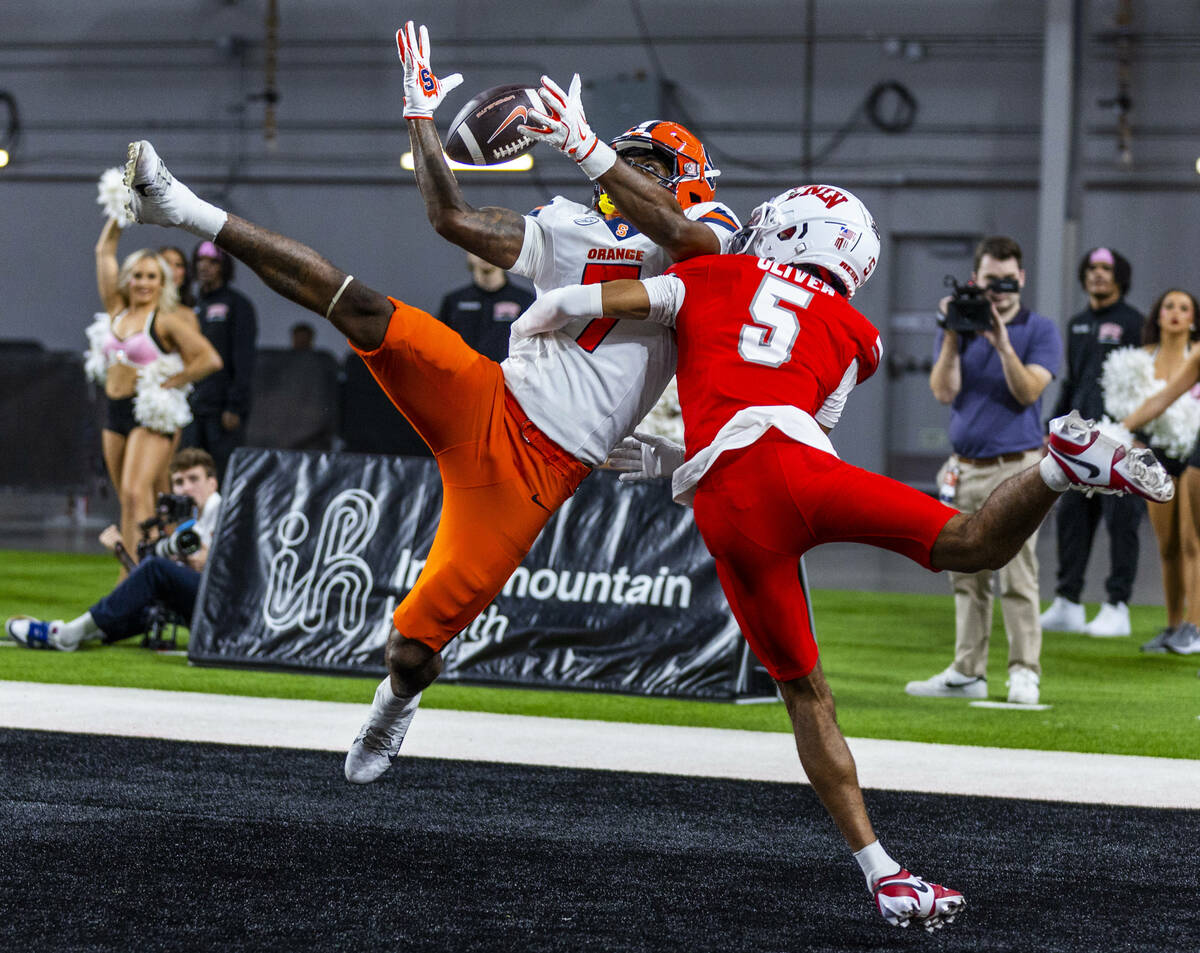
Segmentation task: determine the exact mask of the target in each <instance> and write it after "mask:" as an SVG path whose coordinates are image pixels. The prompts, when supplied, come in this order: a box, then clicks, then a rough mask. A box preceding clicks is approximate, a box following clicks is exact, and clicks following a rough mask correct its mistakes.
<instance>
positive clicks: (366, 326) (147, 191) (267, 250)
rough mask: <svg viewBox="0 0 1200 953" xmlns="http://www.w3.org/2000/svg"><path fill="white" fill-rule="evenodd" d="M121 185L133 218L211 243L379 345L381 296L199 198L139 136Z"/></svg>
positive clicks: (360, 340) (383, 326) (386, 312)
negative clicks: (192, 235)
mask: <svg viewBox="0 0 1200 953" xmlns="http://www.w3.org/2000/svg"><path fill="white" fill-rule="evenodd" d="M125 184H126V185H127V186H128V187H129V196H130V197H129V212H130V215H131V216H132V217H133V219H134V221H137V222H141V223H143V224H150V225H162V226H165V227H172V226H175V227H179V228H184V229H186V230H188V231H190V232H192V234H194V235H199V236H200V237H201V238H206V239H210V240H213V241H215V242H216V243H217V244H218V245H220V246H221V247H222V248H224V249H225V250H226V251H228V252H229V253H230V254H231V255H233V256H234V257H235V258H237V259H238V260H239V261H241V262H243V263H244V264H246V265H247V266H249V267H250V268H251V269H253V271H254V273H255V274H257V275H258V276H259V277H260V278H262V280H263V281H264V282H265V283H266V284H267V286H268V287H270V288H271V289H272V290H273V291H275V292H277V293H278V294H280V295H282V296H283V297H285V298H287V299H288V300H289V301H294V302H295V303H296V304H299V305H301V306H303V307H305V308H307V309H308V310H310V311H313V312H315V313H316V314H319V315H321V316H322V317H325V318H327V319H330V320H332V321H333V323H334V325H335V326H337V328H338V329H339V330H341V331H342V332H343V333H344V334H345V335H346V336H347V337H348V338H350V340H351V341H352V342H354V343H355V344H356V345H357V346H359V347H363V348H372V347H376V346H378V344H379V342H380V341H382V340H383V335H384V332H385V331H386V330H387V324H388V320H389V319H390V317H391V312H392V309H391V306H390V305H389V304H388V301H387V299H386V298H385V297H384V296H383V295H381V294H379V293H378V292H375V291H371V290H370V289H369V288H366V287H365V286H364V285H362V284H361V283H355V282H353V280H352V279H351V278H350V276H349V275H347V274H346V273H345V272H343V271H341V270H339V269H337V268H335V267H334V266H333V265H331V264H330V263H329V262H328V261H326V260H325V259H324V258H322V257H321V256H320V255H318V254H317V253H316V252H315V251H313V250H312V249H311V248H309V247H308V246H307V245H303V244H301V243H300V242H297V241H294V240H293V239H290V238H286V237H285V236H283V235H279V234H277V233H275V232H271V231H269V230H267V229H265V228H260V227H259V226H257V225H254V224H252V223H250V222H248V221H246V220H245V219H243V218H239V217H238V216H236V215H229V214H228V213H227V212H226V211H225V210H223V209H220V208H217V207H216V206H215V205H212V204H210V203H208V202H205V201H203V200H202V199H200V198H198V197H197V196H196V195H195V194H194V193H193V192H192V190H191V189H189V188H188V187H187V186H186V185H184V184H183V183H182V182H180V181H178V180H177V179H176V178H175V177H174V176H173V175H171V172H170V170H168V169H167V166H166V163H164V162H163V161H162V159H161V158H159V156H158V154H157V153H156V152H155V151H154V147H153V146H152V145H151V144H150V143H149V142H147V141H145V140H144V139H143V140H141V141H139V142H133V143H130V145H129V155H128V158H127V160H126V163H125ZM355 285H357V286H356V287H355ZM343 299H344V300H343Z"/></svg>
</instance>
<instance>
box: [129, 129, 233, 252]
mask: <svg viewBox="0 0 1200 953" xmlns="http://www.w3.org/2000/svg"><path fill="white" fill-rule="evenodd" d="M125 185H126V186H127V187H128V188H129V204H128V206H127V211H128V213H129V217H130V218H132V219H133V220H134V221H135V222H139V223H141V224H142V225H163V226H166V227H171V226H175V225H177V226H179V227H180V228H186V229H187V230H188V231H189V232H192V233H193V234H195V235H199V236H200V237H201V238H207V239H210V240H211V239H213V238H215V237H216V235H217V232H219V231H220V230H221V228H222V226H223V225H224V224H225V220H226V218H227V217H228V216H227V215H226V213H225V212H224V211H223V210H221V209H219V208H217V207H216V206H214V205H210V204H209V203H208V202H205V201H203V200H202V199H199V198H197V197H196V195H195V193H193V192H192V190H191V189H189V188H188V187H187V186H186V185H184V184H183V183H182V182H180V181H178V180H177V179H176V178H175V177H174V176H173V175H171V171H170V170H169V169H168V168H167V166H166V163H164V162H163V160H162V159H160V158H159V157H158V153H157V152H155V151H154V146H152V145H150V143H149V142H147V141H146V140H145V139H140V140H138V141H137V142H131V143H130V144H129V156H128V158H127V159H126V160H125Z"/></svg>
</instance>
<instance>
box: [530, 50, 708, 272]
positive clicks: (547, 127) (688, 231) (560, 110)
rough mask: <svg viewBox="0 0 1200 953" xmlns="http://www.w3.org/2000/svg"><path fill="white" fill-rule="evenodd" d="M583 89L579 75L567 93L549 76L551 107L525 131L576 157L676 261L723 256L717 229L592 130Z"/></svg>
mask: <svg viewBox="0 0 1200 953" xmlns="http://www.w3.org/2000/svg"><path fill="white" fill-rule="evenodd" d="M581 89H582V84H581V82H580V79H579V74H578V73H576V74H575V75H574V77H572V79H571V86H570V89H569V90H568V91H567V92H563V90H562V87H560V86H559V85H558V84H557V83H555V82H554V80H552V79H551V78H550V77H549V76H543V77H542V87H541V89H540V90H539V91H538V92H539V95H540V96H541V98H542V102H543V103H545V105H546V111H545V112H538V111H536V110H531V111H530V113H529V122H528V123H527V124H526V125H524V126H522V127H521V130H522V131H523V132H524V133H525V134H526V135H528V136H529V137H530V138H532V139H537V140H540V141H542V142H545V143H546V144H548V145H551V146H553V147H554V148H555V149H557V150H558V151H559V152H561V153H563V155H565V156H567V157H568V158H569V159H572V160H574V161H575V163H576V164H577V165H578V166H579V168H580V169H582V170H583V171H584V173H585V174H586V175H587V177H588V178H589V179H592V180H593V181H597V182H599V183H600V185H601V186H602V187H603V188H604V190H605V191H606V192H607V193H608V197H609V198H610V199H612V201H613V204H614V205H616V207H617V208H618V209H619V210H620V212H621V215H622V216H624V217H625V218H627V219H629V221H630V222H632V223H633V224H634V225H635V226H636V227H637V229H638V230H639V231H640V232H642V233H643V234H644V235H646V236H647V237H648V238H649V239H650V240H651V241H653V242H654V243H655V244H656V245H658V246H660V247H661V248H663V249H665V250H666V251H667V253H668V254H669V255H670V256H671V258H672V259H673V260H674V261H683V260H684V259H685V258H693V257H695V256H697V255H716V254H719V253H720V251H721V242H720V239H718V238H717V236H716V234H715V233H714V232H713V230H712V229H711V228H709V227H708V226H707V225H702V224H701V223H699V222H695V221H692V220H691V219H690V218H688V217H687V216H686V215H684V214H683V209H682V208H680V206H679V203H678V202H677V201H676V200H675V196H673V195H671V193H670V192H668V191H667V190H666V189H664V188H662V187H661V186H660V185H659V184H658V183H656V182H653V181H652V180H651V179H649V178H648V177H647V176H644V175H642V174H641V173H639V172H637V171H636V170H635V169H634V168H633V167H632V166H630V165H629V164H628V163H626V162H623V161H621V159H620V157H619V156H617V154H616V152H614V151H613V149H612V147H611V146H609V145H608V144H607V143H605V142H601V141H600V140H599V138H598V137H597V136H596V134H595V133H594V132H592V127H591V126H590V125H588V121H587V117H586V116H585V115H584V112H583V101H582V95H581Z"/></svg>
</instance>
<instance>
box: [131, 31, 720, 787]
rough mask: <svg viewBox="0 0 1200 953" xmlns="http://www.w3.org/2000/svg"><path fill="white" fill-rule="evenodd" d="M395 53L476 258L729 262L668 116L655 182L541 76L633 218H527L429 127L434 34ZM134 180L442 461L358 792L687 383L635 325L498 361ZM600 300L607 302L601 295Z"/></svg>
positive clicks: (355, 752)
mask: <svg viewBox="0 0 1200 953" xmlns="http://www.w3.org/2000/svg"><path fill="white" fill-rule="evenodd" d="M397 42H398V44H399V46H400V50H401V56H402V58H403V60H404V66H405V69H404V87H405V109H404V113H405V116H406V118H407V119H408V120H409V123H408V125H409V132H410V135H411V137H412V140H413V150H414V155H415V158H416V167H417V178H418V183H419V184H420V186H421V189H422V194H423V195H424V197H425V202H426V207H427V209H428V211H429V215H430V218H431V220H432V221H433V222H434V224H435V226H436V227H437V230H438V231H439V233H441V234H443V235H445V236H446V237H448V238H450V239H451V240H453V241H455V242H456V243H457V244H459V245H461V246H462V247H463V248H466V249H468V250H470V251H473V252H474V253H475V254H477V255H479V256H480V257H482V258H485V259H487V260H488V261H491V262H493V263H494V264H497V265H499V266H501V267H504V268H512V267H513V266H518V265H519V268H520V269H521V272H522V273H523V274H526V275H528V276H529V277H531V278H532V279H533V280H534V282H535V284H536V285H537V286H538V287H539V289H543V288H547V287H552V286H555V285H557V284H574V283H577V282H580V281H584V280H603V279H604V278H606V277H618V276H629V277H635V274H634V271H635V269H636V276H640V277H649V276H651V275H656V274H659V273H661V272H662V271H663V270H664V269H665V268H666V267H667V266H668V265H669V264H670V263H671V262H672V261H673V260H681V259H683V258H686V257H690V256H693V255H698V254H706V253H715V252H719V251H721V250H722V248H723V247H724V245H725V244H726V241H727V239H728V238H729V237H731V236H732V235H733V233H734V232H735V231H736V229H737V222H736V220H735V219H734V216H733V214H732V213H731V212H729V211H728V210H727V209H724V208H722V207H720V206H717V205H715V204H705V203H706V201H707V199H710V198H711V194H712V178H713V175H714V173H715V171H716V170H714V169H713V168H712V166H711V163H709V161H708V157H707V155H706V153H705V152H704V148H703V146H702V145H701V144H700V143H699V142H698V141H697V140H696V139H695V137H693V136H691V134H690V133H688V132H687V131H686V130H684V129H683V128H682V127H678V126H675V125H674V124H671V123H657V124H644V125H643V126H640V127H636V128H635V129H632V130H630V131H629V132H628V133H626V134H625V136H624V137H620V141H618V143H617V146H616V149H620V150H621V151H626V152H628V154H629V155H630V161H631V162H636V163H638V164H639V166H644V167H645V168H646V169H648V170H649V172H648V173H643V172H640V171H637V170H635V168H634V167H633V166H632V165H630V164H627V163H626V162H621V161H618V159H617V155H616V150H615V149H614V148H613V147H610V146H609V145H607V144H604V143H600V142H598V141H597V139H596V136H595V135H594V134H593V133H592V131H591V129H590V128H589V127H588V125H587V122H586V120H585V119H584V117H583V112H582V109H581V108H580V107H579V102H578V98H579V97H578V85H579V84H578V82H576V83H574V84H573V86H572V94H571V95H567V94H563V93H562V91H561V90H558V88H557V87H556V86H554V85H553V84H552V83H549V82H547V85H546V90H547V98H548V100H549V101H548V103H547V110H546V113H545V114H538V115H537V116H536V121H538V122H539V123H540V124H541V125H539V127H538V128H537V130H535V132H536V134H537V135H539V136H540V137H542V138H545V139H547V140H549V141H550V142H551V143H552V144H555V145H557V146H559V147H560V148H562V149H563V151H564V152H566V153H567V154H568V155H572V157H573V158H574V157H575V155H576V154H578V155H583V153H580V152H579V150H578V149H577V147H578V145H579V144H580V143H584V144H585V145H586V146H587V149H586V153H587V156H584V157H583V158H581V160H580V165H581V167H582V168H583V170H584V171H585V173H587V174H588V175H589V176H590V177H592V178H593V179H598V180H599V182H600V185H601V186H602V187H603V189H605V190H607V191H608V192H610V193H611V194H612V195H613V196H614V200H615V202H616V204H617V207H619V208H621V209H622V211H626V210H628V211H626V214H625V215H624V216H621V215H618V214H617V213H615V211H614V212H607V213H605V212H600V211H598V210H593V209H591V208H588V207H586V206H583V205H578V204H574V203H570V202H568V201H567V200H566V199H556V200H555V201H554V202H552V203H550V205H549V206H546V207H545V208H544V209H542V210H539V211H538V212H537V213H536V214H534V215H530V216H523V215H519V214H517V213H516V212H511V211H508V210H507V209H498V208H483V209H474V208H472V207H471V206H470V205H468V204H467V203H466V202H465V200H463V198H462V195H461V192H460V191H459V189H458V185H457V183H456V182H455V181H454V177H453V175H452V174H451V173H450V171H449V169H448V168H447V167H446V165H445V160H444V159H443V155H442V149H441V143H440V141H439V140H438V137H437V132H436V130H435V129H434V125H433V122H432V121H431V120H432V116H433V110H434V109H435V108H436V106H437V105H438V104H439V103H440V102H441V100H442V98H443V97H444V95H445V93H446V92H447V91H448V89H450V88H453V86H455V85H457V82H454V81H452V80H453V78H449V79H448V80H447V81H446V82H445V83H442V82H440V81H439V80H437V78H436V77H435V76H434V75H433V73H432V71H431V70H430V69H429V65H428V49H429V44H428V37H427V35H426V33H425V30H424V28H422V29H421V31H420V33H419V34H418V32H417V31H416V30H415V29H414V28H413V26H412V24H411V23H410V24H408V25H407V26H406V28H405V30H403V31H401V32H400V33H399V34H398V36H397ZM556 95H557V96H561V102H560V101H559V100H556V99H555V98H554V97H555V96H556ZM572 150H575V152H574V153H573V152H572ZM588 156H590V157H591V158H590V161H589V160H588ZM660 179H661V180H663V181H664V182H666V183H667V184H668V188H663V187H662V185H661V184H660V181H659V180H660ZM125 181H126V184H127V185H128V186H129V187H130V190H131V198H130V212H131V215H132V217H133V218H134V220H135V221H138V222H142V223H150V224H157V225H164V226H179V227H182V228H185V229H187V230H189V231H191V232H192V233H193V234H196V235H199V236H201V237H202V238H204V239H206V240H210V241H213V242H215V243H216V244H217V245H218V246H219V247H221V248H223V249H224V250H225V251H227V252H229V253H230V254H231V255H233V256H234V257H236V258H238V259H239V260H240V261H242V262H243V263H245V264H246V265H247V266H248V267H250V268H251V269H252V270H253V271H254V272H255V273H256V274H257V275H258V276H259V277H260V278H261V279H262V280H263V281H264V282H265V283H266V284H267V285H268V286H269V287H270V288H272V289H273V290H275V291H276V292H278V293H279V294H281V295H283V296H284V297H286V298H288V299H289V300H291V301H294V302H296V303H297V304H300V305H301V306H303V307H306V308H309V309H310V310H312V311H313V312H315V313H316V314H319V315H323V316H324V317H325V318H326V319H327V320H329V321H330V322H331V323H332V324H333V325H334V326H335V327H337V328H338V329H339V330H340V331H341V332H342V333H344V334H345V335H346V337H347V339H348V340H349V342H350V344H351V346H352V347H354V349H355V350H356V351H357V352H358V353H359V355H360V356H361V357H362V358H363V360H364V362H365V363H366V364H367V366H368V368H369V369H370V370H371V373H372V374H373V375H374V377H375V379H376V380H377V381H378V382H379V384H380V386H381V387H382V388H383V390H384V391H385V392H386V393H387V394H388V396H389V397H390V398H391V400H392V402H393V403H394V404H395V405H396V407H397V408H398V409H400V410H401V412H403V413H404V415H405V416H406V417H407V418H408V419H409V421H410V422H411V423H412V424H413V426H414V427H415V428H416V430H417V432H418V433H420V434H421V436H422V438H423V439H424V440H425V442H426V443H427V444H428V445H429V446H430V448H431V449H432V450H433V452H434V456H435V457H436V459H437V461H438V467H439V472H440V474H441V476H442V484H443V498H442V513H441V519H440V522H439V526H438V531H437V534H436V537H435V539H434V542H433V546H432V547H431V549H430V552H429V557H428V559H427V560H426V563H425V567H424V569H423V571H422V572H421V575H420V578H419V579H418V581H417V584H416V585H415V586H414V587H413V588H412V590H411V591H410V592H409V593H408V595H407V596H406V597H405V599H404V600H403V601H402V602H401V604H400V605H399V606H398V607H397V609H396V612H395V614H394V616H393V623H394V627H393V629H392V632H391V633H390V636H389V639H388V644H387V648H386V651H385V659H386V662H387V666H388V672H389V676H388V677H387V678H385V679H384V680H383V681H382V682H381V683H380V685H379V687H378V688H377V689H376V692H375V699H374V702H373V704H372V706H371V712H370V714H369V716H368V719H367V721H366V723H365V724H364V726H363V728H362V730H361V731H360V732H359V735H358V737H357V738H356V739H355V741H354V743H353V745H352V746H351V748H350V751H349V752H348V754H347V756H346V766H345V771H346V777H347V779H348V780H350V781H352V782H355V783H366V782H369V781H373V780H375V779H376V778H378V777H379V776H380V775H382V774H383V773H384V772H385V771H386V770H387V769H388V767H389V765H390V764H391V761H392V760H394V759H395V757H396V756H397V754H398V753H399V750H400V745H401V742H402V741H403V738H404V734H405V732H406V731H407V728H408V725H409V723H410V721H411V720H412V716H413V714H414V713H415V711H416V709H417V706H418V704H419V701H420V693H421V691H422V689H424V688H425V686H427V685H429V684H430V683H431V682H432V681H433V680H434V679H435V678H436V677H437V676H438V674H439V673H440V672H441V667H442V661H441V649H442V647H443V646H445V645H446V644H447V643H448V642H449V641H450V640H451V639H453V638H454V637H455V635H457V633H458V632H460V631H461V630H462V629H464V628H465V627H466V626H467V625H469V624H470V622H471V621H472V620H473V619H474V618H475V617H476V616H477V615H478V614H479V613H480V612H481V611H483V609H485V608H486V606H487V605H488V603H489V602H491V601H492V599H493V598H494V597H495V595H496V593H498V592H499V591H500V589H501V588H502V586H503V585H504V583H505V581H506V580H507V579H508V578H509V576H511V575H512V573H513V571H514V570H515V569H516V568H517V566H518V565H520V563H521V560H522V559H523V558H524V557H525V554H526V553H528V551H529V548H530V547H531V546H532V545H533V542H534V540H535V539H536V538H537V535H538V533H539V532H540V531H541V529H542V527H543V526H544V525H545V523H546V521H547V520H548V519H549V518H550V514H551V513H553V512H554V510H556V509H557V508H558V507H559V506H560V505H562V503H564V502H565V501H566V500H567V499H568V498H569V497H570V496H571V494H572V493H573V492H574V491H575V488H576V487H577V486H578V485H579V483H580V481H582V480H583V478H584V477H586V476H587V475H588V473H590V472H591V469H592V467H594V466H597V465H599V464H601V463H603V462H604V460H605V458H606V457H607V455H608V451H609V450H610V449H611V448H612V446H613V445H615V444H616V443H617V442H618V441H619V440H620V439H621V438H622V437H624V436H625V435H626V434H628V433H629V432H630V430H632V429H633V427H634V426H635V424H636V423H637V422H638V421H639V420H640V419H641V417H642V416H643V415H644V414H645V413H646V411H647V410H649V408H650V407H651V406H652V405H653V404H654V402H655V399H656V398H657V397H658V395H659V393H660V392H661V390H662V388H663V386H664V385H665V384H666V382H667V380H668V379H669V378H670V377H671V375H672V373H673V372H674V365H675V348H674V342H673V339H672V337H671V334H670V332H667V331H664V330H663V329H655V330H652V331H651V332H650V334H649V335H648V334H647V331H646V329H645V326H644V325H643V324H641V323H640V322H629V323H628V324H626V323H625V322H608V321H605V320H604V319H601V320H599V321H592V322H580V324H579V327H578V328H572V329H569V330H570V331H571V332H572V333H564V334H558V335H554V336H552V337H551V338H549V339H547V340H542V341H531V342H528V343H527V344H525V345H523V347H522V348H521V349H520V350H519V352H518V353H514V354H510V356H509V358H508V359H507V360H506V361H505V362H504V363H503V364H502V365H501V364H497V363H496V362H494V361H492V360H490V359H488V358H486V357H483V356H482V355H480V354H478V353H477V352H476V351H474V350H472V349H471V348H470V347H468V346H467V345H466V343H465V342H464V341H463V340H462V338H461V337H459V336H458V335H457V334H455V333H454V332H453V331H451V330H450V329H449V328H448V327H446V326H445V325H444V324H442V323H441V322H440V321H438V320H437V319H436V318H434V317H432V316H431V315H428V314H426V313H425V312H423V311H420V310H418V309H416V308H412V307H410V306H408V305H405V304H403V303H401V302H400V301H397V300H396V299H394V298H388V297H385V296H384V295H382V294H380V293H379V292H377V291H374V290H372V289H370V288H368V287H366V286H365V285H363V284H362V283H361V282H359V281H356V280H355V279H354V278H353V276H352V275H349V274H347V273H345V272H343V271H341V270H340V269H338V268H336V267H335V266H334V265H332V264H331V263H330V262H328V261H326V260H325V259H324V258H322V257H321V256H320V255H319V254H317V253H316V252H315V251H313V250H312V249H311V248H308V247H307V246H304V245H302V244H300V243H299V242H295V241H293V240H291V239H289V238H286V237H285V236H283V235H279V234H276V233H274V232H270V231H268V230H266V229H264V228H261V227H259V226H257V225H254V224H253V223H251V222H249V221H247V220H246V219H243V218H240V217H239V216H237V215H231V214H229V213H227V212H226V211H224V210H223V209H220V208H217V207H216V206H213V205H210V204H209V203H207V202H204V201H202V200H201V199H199V198H197V197H196V196H195V195H194V194H193V193H192V192H191V190H190V189H188V188H187V187H186V186H185V185H184V184H183V183H181V182H179V181H177V180H176V179H175V178H174V177H173V176H172V175H171V173H170V171H169V170H168V169H167V167H166V165H165V164H164V163H163V162H162V160H161V159H160V158H159V157H158V156H157V155H156V154H155V151H154V149H153V147H152V146H151V145H150V143H149V142H146V141H141V142H137V143H133V144H132V145H131V146H130V149H129V159H128V161H127V163H126V171H125ZM668 189H669V190H668ZM680 198H682V199H683V201H684V202H685V203H687V204H688V206H689V209H688V211H689V212H690V214H691V217H689V216H688V214H686V213H685V212H684V211H683V210H682V209H681V206H680V202H679V201H678V200H679V199H680ZM600 201H602V200H600ZM600 201H598V203H597V209H598V208H599V205H600ZM631 216H636V223H637V224H636V225H635V224H634V222H633V221H632V220H631V218H630V217H631ZM664 252H665V253H664ZM618 268H619V269H620V270H616V269H618ZM589 269H590V270H589ZM593 287H594V288H595V293H596V295H599V292H600V285H599V284H596V285H594V286H593ZM572 395H581V396H580V397H579V399H572Z"/></svg>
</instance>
